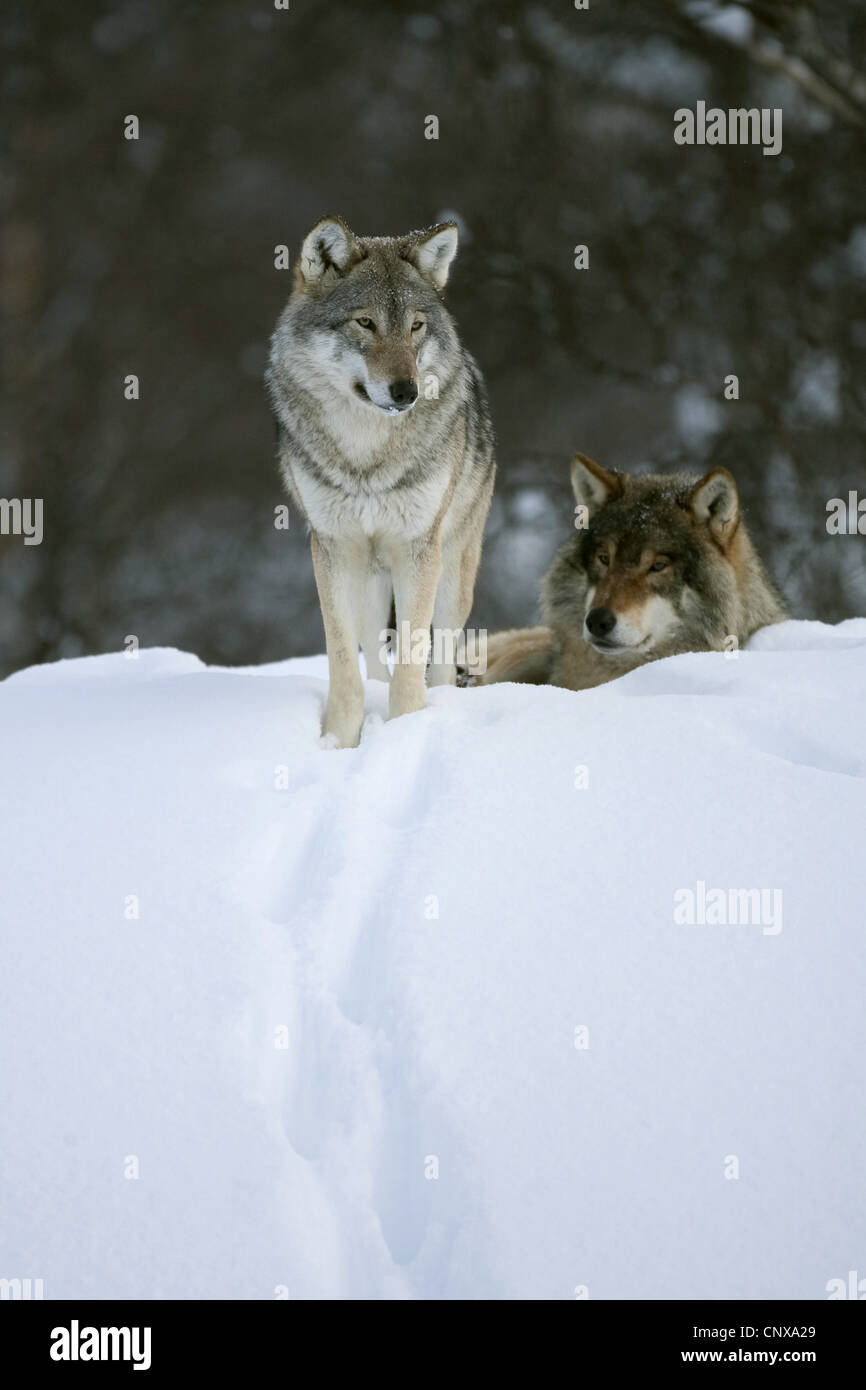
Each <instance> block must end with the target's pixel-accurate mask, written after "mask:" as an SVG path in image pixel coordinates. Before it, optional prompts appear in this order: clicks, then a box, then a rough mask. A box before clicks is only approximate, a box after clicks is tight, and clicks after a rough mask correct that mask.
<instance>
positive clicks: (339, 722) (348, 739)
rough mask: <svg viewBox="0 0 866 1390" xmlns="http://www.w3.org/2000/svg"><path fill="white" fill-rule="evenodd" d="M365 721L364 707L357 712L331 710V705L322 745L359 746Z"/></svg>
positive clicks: (326, 716)
mask: <svg viewBox="0 0 866 1390" xmlns="http://www.w3.org/2000/svg"><path fill="white" fill-rule="evenodd" d="M363 722H364V711H363V709H362V710H360V711H359V712H358V713H355V712H354V711H352V712H348V711H346V710H331V709H330V707H329V708H328V711H327V713H326V714H325V724H324V728H323V729H322V742H321V746H322V747H323V748H357V747H358V743H359V742H360V739H361V725H362V724H363Z"/></svg>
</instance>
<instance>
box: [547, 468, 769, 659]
mask: <svg viewBox="0 0 866 1390" xmlns="http://www.w3.org/2000/svg"><path fill="white" fill-rule="evenodd" d="M571 481H572V487H573V489H574V495H575V498H576V500H577V503H578V509H577V514H576V515H577V525H578V528H579V529H578V533H577V535H576V536H575V538H574V540H572V541H571V542H569V544H568V545H567V546H565V547H563V549H562V551H560V554H559V556H558V557H557V560H556V561H555V562H554V565H553V568H552V569H551V571H550V574H549V575H548V578H547V581H546V586H545V599H546V606H547V610H548V618H549V620H550V621H552V622H558V623H559V624H562V623H563V622H565V623H567V624H568V625H569V628H570V630H572V631H573V630H574V629H575V627H576V626H577V624H578V623H579V624H580V630H581V634H582V637H583V640H584V641H585V642H586V643H587V644H588V645H589V646H590V647H591V648H592V649H593V650H594V651H595V652H597V653H598V654H599V655H602V656H604V657H608V658H610V660H611V661H612V662H616V661H621V662H623V661H628V662H632V663H633V662H634V661H636V660H637V661H640V660H650V659H652V658H654V657H658V656H665V655H669V654H671V653H674V652H683V651H701V650H707V649H713V648H721V647H723V646H724V645H725V641H726V639H727V638H728V637H730V636H731V635H733V636H736V637H737V638H738V639H739V640H742V639H743V633H742V632H741V628H742V627H743V615H744V613H747V612H748V611H750V608H751V607H755V608H756V611H757V606H759V603H758V600H757V599H756V600H755V602H754V603H753V602H752V601H751V599H750V596H749V592H748V591H749V590H750V588H751V589H754V588H755V586H756V585H763V586H765V602H766V605H767V613H769V612H770V611H771V608H772V605H773V604H775V603H776V601H777V598H778V596H777V595H776V594H775V591H774V590H772V586H771V585H770V583H769V580H767V578H766V575H764V573H763V570H762V568H761V566H760V561H759V560H758V559H757V556H756V555H755V554H754V551H753V550H752V547H751V544H750V542H749V540H748V537H747V536H746V532H745V526H744V524H743V523H742V521H741V517H740V507H739V500H738V497H737V485H736V483H735V482H734V479H733V478H732V476H731V474H730V473H729V472H728V471H727V469H725V468H714V469H713V470H712V471H711V472H709V473H707V474H706V475H705V476H704V477H703V478H700V479H699V480H698V481H695V480H694V479H691V478H688V477H687V476H685V475H679V476H678V475H658V474H656V475H651V474H650V475H644V476H629V475H626V474H623V473H614V472H611V471H610V470H609V469H606V468H602V467H601V466H600V464H597V463H594V462H593V461H592V459H588V458H586V457H585V456H584V455H582V454H578V455H576V456H575V458H574V460H573V462H572V467H571ZM780 616H783V613H782V611H781V607H780V608H779V612H778V613H775V614H774V616H772V617H771V616H765V617H763V619H762V621H764V622H770V621H776V620H777V618H778V617H780ZM755 625H756V626H757V625H760V624H759V623H756V624H755ZM745 635H749V634H748V633H746V634H745Z"/></svg>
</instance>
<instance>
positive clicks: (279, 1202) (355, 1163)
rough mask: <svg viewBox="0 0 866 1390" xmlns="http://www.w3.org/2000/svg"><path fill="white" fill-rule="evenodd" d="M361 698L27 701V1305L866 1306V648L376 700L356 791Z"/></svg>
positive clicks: (8, 778) (83, 667) (22, 1269)
mask: <svg viewBox="0 0 866 1390" xmlns="http://www.w3.org/2000/svg"><path fill="white" fill-rule="evenodd" d="M325 691H326V682H325V665H324V662H323V660H322V659H321V658H314V659H310V660H305V661H288V662H285V663H283V664H279V665H276V666H271V667H263V668H260V669H253V670H220V669H208V668H206V667H204V666H203V665H202V664H201V663H200V662H199V661H198V660H197V659H196V658H195V657H193V656H189V655H184V654H182V653H179V652H175V651H165V650H152V651H143V652H141V653H140V655H139V657H138V659H137V660H130V659H127V658H126V657H125V656H123V655H114V656H102V657H94V658H88V659H82V660H76V661H65V662H61V663H58V664H57V665H53V666H43V667H36V668H32V669H30V670H27V671H23V672H21V673H19V674H18V675H16V676H13V677H11V678H10V679H9V680H7V681H6V682H5V683H4V685H3V686H2V687H0V713H2V720H0V730H2V733H0V737H2V753H0V759H2V762H0V765H2V771H3V788H4V790H3V809H2V841H0V857H2V865H0V883H2V962H0V964H2V969H0V1005H2V1019H3V1056H4V1065H3V1068H2V1081H0V1115H2V1143H0V1199H2V1218H0V1276H2V1277H5V1278H13V1277H22V1278H23V1277H31V1278H42V1279H43V1280H44V1284H45V1295H46V1297H48V1298H65V1297H85V1298H88V1297H120V1298H128V1297H145V1298H156V1297H171V1298H193V1297H203V1298H229V1297H243V1298H266V1299H267V1298H274V1297H281V1296H288V1297H292V1298H295V1297H297V1298H304V1297H306V1298H321V1297H354V1298H438V1297H451V1298H475V1297H485V1298H490V1297H492V1298H497V1297H504V1298H524V1297H527V1298H553V1299H559V1298H563V1299H569V1298H574V1297H582V1296H588V1297H590V1298H635V1297H648V1298H684V1297H698V1298H734V1297H746V1298H769V1297H784V1298H826V1297H827V1293H826V1287H827V1283H828V1281H829V1280H831V1279H833V1278H843V1279H844V1278H847V1274H848V1271H849V1270H850V1269H863V1270H866V1216H864V1204H863V1201H862V1157H861V1155H862V1146H863V1140H864V1117H863V1094H864V1081H866V1050H864V1046H863V1018H864V1008H863V1000H864V982H866V952H864V941H863V917H864V913H863V907H864V902H866V863H864V854H863V835H864V822H866V817H864V811H866V721H864V714H863V711H864V698H866V620H856V621H850V622H847V623H843V624H841V625H840V626H839V627H836V628H831V627H826V626H822V625H820V624H816V623H786V624H784V625H782V626H780V627H778V628H775V629H772V630H768V631H765V632H764V633H762V634H759V635H758V637H757V638H756V639H755V640H754V641H753V643H752V645H751V647H750V649H749V650H747V651H745V652H742V653H740V654H739V655H738V656H737V657H736V658H735V659H730V658H728V657H725V656H724V655H722V654H706V655H692V656H681V657H676V658H673V659H671V660H667V661H663V662H659V663H656V664H654V665H651V666H647V667H645V668H644V669H642V670H640V671H636V672H634V673H632V674H631V675H629V676H626V677H625V678H624V679H622V680H621V681H619V682H616V683H615V684H612V685H609V686H606V687H602V688H600V689H597V690H593V691H588V692H584V693H581V694H573V693H570V692H567V691H561V690H553V689H534V688H529V687H518V686H500V687H492V688H490V689H476V690H460V691H458V690H450V689H445V690H441V689H440V690H437V691H435V692H433V693H432V694H431V696H430V703H429V708H428V709H427V710H426V711H423V712H422V713H420V714H416V715H411V716H408V717H406V718H403V719H401V720H397V721H394V722H392V723H385V722H383V720H382V717H381V716H382V714H383V713H384V707H385V690H384V687H381V686H376V685H373V684H371V685H370V686H368V691H367V707H368V710H370V711H371V713H370V714H369V716H368V719H367V724H366V727H365V731H364V736H363V739H362V742H361V746H360V747H359V748H358V749H355V750H351V751H346V752H335V751H326V750H323V749H322V748H321V747H320V742H319V721H320V716H321V709H322V704H323V701H324V697H325ZM756 893H757V896H756ZM776 893H778V894H780V896H779V897H776V896H775V895H776ZM732 919H733V920H732Z"/></svg>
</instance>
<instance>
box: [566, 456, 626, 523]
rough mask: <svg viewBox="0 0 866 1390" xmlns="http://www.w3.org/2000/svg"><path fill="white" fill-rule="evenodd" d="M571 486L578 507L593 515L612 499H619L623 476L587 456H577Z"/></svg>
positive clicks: (574, 459)
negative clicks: (584, 508)
mask: <svg viewBox="0 0 866 1390" xmlns="http://www.w3.org/2000/svg"><path fill="white" fill-rule="evenodd" d="M571 486H572V489H573V491H574V496H575V500H576V501H577V503H578V505H579V506H581V507H586V509H587V511H588V512H589V513H590V514H592V512H594V511H595V510H596V509H597V508H598V507H601V506H602V505H603V504H604V503H605V502H609V501H610V500H611V498H612V497H619V495H620V493H621V492H622V476H621V475H620V474H619V473H611V471H610V469H609V468H602V466H601V464H600V463H596V462H595V459H590V458H587V456H586V454H575V456H574V458H573V459H572V460H571Z"/></svg>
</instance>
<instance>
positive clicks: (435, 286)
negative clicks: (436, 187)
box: [287, 217, 457, 416]
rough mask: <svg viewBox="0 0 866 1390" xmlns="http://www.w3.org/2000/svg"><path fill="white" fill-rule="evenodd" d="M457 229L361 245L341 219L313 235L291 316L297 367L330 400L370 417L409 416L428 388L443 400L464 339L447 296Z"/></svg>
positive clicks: (447, 225) (299, 268)
mask: <svg viewBox="0 0 866 1390" xmlns="http://www.w3.org/2000/svg"><path fill="white" fill-rule="evenodd" d="M456 250H457V228H456V226H455V225H454V223H453V222H440V223H439V224H438V225H437V226H435V227H429V228H428V229H427V230H426V231H422V232H409V233H407V235H406V236H401V237H356V236H355V235H354V233H353V232H351V231H350V230H349V228H348V227H347V226H346V224H345V222H344V221H343V220H342V218H340V217H325V218H322V220H321V221H320V222H317V223H316V225H315V226H314V227H313V228H312V230H311V231H310V232H308V234H307V236H306V238H305V239H304V244H303V246H302V248H301V254H300V256H299V258H298V261H297V264H296V266H295V280H294V289H293V291H292V296H291V299H290V301H289V306H288V310H287V317H288V318H289V320H290V327H291V339H292V342H291V351H292V355H293V365H294V368H295V370H296V372H297V373H298V375H299V376H300V378H301V379H302V380H303V381H304V383H305V384H307V385H309V386H311V387H312V388H313V389H314V390H315V391H316V393H317V395H319V396H320V397H322V396H323V395H324V396H326V395H327V393H328V392H329V391H334V392H337V393H339V395H340V397H348V398H350V399H351V400H353V401H354V402H355V403H357V404H358V405H359V406H360V407H362V408H364V409H366V410H368V411H384V412H386V413H387V414H389V415H393V416H396V415H399V414H402V413H403V412H405V411H409V410H411V409H412V407H413V406H414V404H415V402H416V400H417V399H418V395H419V390H420V391H422V392H423V393H425V394H428V392H427V390H426V388H427V387H428V386H429V384H430V383H431V382H432V383H433V389H432V391H430V392H429V394H435V395H438V394H439V390H440V388H441V386H442V385H444V384H445V380H446V379H447V377H448V376H449V375H450V374H451V372H452V371H453V369H454V364H455V357H456V349H457V337H456V332H455V329H454V325H453V323H452V321H451V318H450V316H449V314H448V312H447V310H446V309H445V306H444V304H443V303H442V291H443V290H444V288H445V283H446V281H447V279H448V270H449V267H450V265H451V262H452V260H453V259H454V255H455V252H456Z"/></svg>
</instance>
